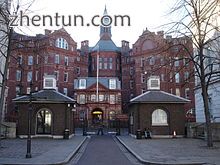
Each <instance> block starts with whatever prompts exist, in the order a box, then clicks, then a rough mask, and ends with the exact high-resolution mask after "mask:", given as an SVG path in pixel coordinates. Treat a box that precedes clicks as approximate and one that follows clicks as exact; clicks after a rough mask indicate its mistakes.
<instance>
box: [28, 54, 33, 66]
mask: <svg viewBox="0 0 220 165" xmlns="http://www.w3.org/2000/svg"><path fill="white" fill-rule="evenodd" d="M28 65H33V56H28Z"/></svg>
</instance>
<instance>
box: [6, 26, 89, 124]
mask: <svg viewBox="0 0 220 165" xmlns="http://www.w3.org/2000/svg"><path fill="white" fill-rule="evenodd" d="M12 47H13V48H12V49H13V50H12V54H11V55H12V56H11V58H10V64H9V75H8V81H7V86H8V97H7V111H8V113H7V114H8V115H7V116H6V118H8V120H14V117H16V114H15V113H16V111H15V110H16V107H15V105H14V103H13V102H12V99H13V98H15V97H17V96H19V95H24V94H27V93H29V91H30V87H29V84H30V82H31V81H32V83H33V88H34V91H39V90H41V89H42V88H43V76H44V75H55V76H56V79H57V88H58V91H59V92H61V93H64V94H66V95H68V96H70V97H73V95H74V92H73V81H74V79H75V78H77V77H78V76H79V75H81V76H87V74H88V67H87V62H88V58H87V56H83V55H80V52H79V51H78V50H77V44H76V42H75V41H74V40H73V39H72V38H71V36H70V35H69V34H68V33H67V32H66V30H65V29H63V28H62V29H60V30H56V31H54V32H51V31H49V30H45V34H44V35H42V34H39V35H36V36H34V37H32V36H24V35H21V34H16V33H15V34H14V36H13V46H12Z"/></svg>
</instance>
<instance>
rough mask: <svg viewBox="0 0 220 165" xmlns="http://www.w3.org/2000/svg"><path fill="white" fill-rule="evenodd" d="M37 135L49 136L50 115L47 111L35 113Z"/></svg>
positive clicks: (42, 110)
mask: <svg viewBox="0 0 220 165" xmlns="http://www.w3.org/2000/svg"><path fill="white" fill-rule="evenodd" d="M36 117H37V133H38V134H51V123H52V114H51V112H50V111H49V110H47V109H41V110H40V111H39V112H38V113H37V116H36Z"/></svg>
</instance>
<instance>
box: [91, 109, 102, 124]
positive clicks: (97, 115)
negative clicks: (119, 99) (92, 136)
mask: <svg viewBox="0 0 220 165" xmlns="http://www.w3.org/2000/svg"><path fill="white" fill-rule="evenodd" d="M102 122H103V111H102V110H101V109H98V108H97V109H94V110H93V111H92V124H100V123H102Z"/></svg>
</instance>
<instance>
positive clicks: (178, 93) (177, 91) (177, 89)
mask: <svg viewBox="0 0 220 165" xmlns="http://www.w3.org/2000/svg"><path fill="white" fill-rule="evenodd" d="M176 95H177V96H180V89H179V88H176Z"/></svg>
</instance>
